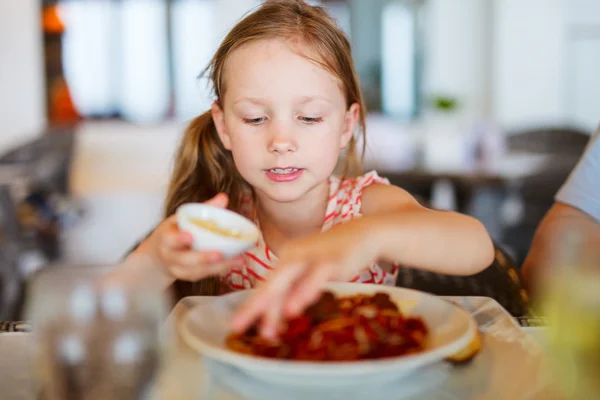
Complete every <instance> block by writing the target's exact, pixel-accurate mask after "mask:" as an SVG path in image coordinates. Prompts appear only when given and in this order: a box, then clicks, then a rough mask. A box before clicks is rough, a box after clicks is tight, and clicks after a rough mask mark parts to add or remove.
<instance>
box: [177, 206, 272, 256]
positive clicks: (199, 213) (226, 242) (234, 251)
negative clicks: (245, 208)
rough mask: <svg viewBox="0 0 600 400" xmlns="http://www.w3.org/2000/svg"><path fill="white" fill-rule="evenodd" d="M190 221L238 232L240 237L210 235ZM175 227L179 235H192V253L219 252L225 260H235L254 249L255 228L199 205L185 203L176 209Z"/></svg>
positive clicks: (244, 220) (240, 218) (220, 210)
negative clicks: (179, 232) (210, 223)
mask: <svg viewBox="0 0 600 400" xmlns="http://www.w3.org/2000/svg"><path fill="white" fill-rule="evenodd" d="M193 219H198V220H203V221H210V222H214V223H216V224H217V226H218V227H219V228H222V229H227V230H232V231H236V232H239V233H241V234H242V235H243V236H244V237H243V238H236V237H233V236H226V235H223V234H221V233H217V232H214V231H212V230H209V229H207V228H204V227H201V226H200V225H198V224H196V223H194V222H193V221H192V220H193ZM177 225H178V226H179V229H180V230H181V231H183V232H188V233H189V234H191V235H192V237H193V238H194V241H193V242H192V248H193V249H194V250H200V251H219V252H221V253H223V256H224V257H225V258H231V257H235V256H237V255H239V254H241V253H243V252H244V251H246V250H248V249H249V248H251V247H253V246H255V244H256V241H257V240H258V236H259V234H260V232H259V230H258V227H257V226H256V225H255V224H254V223H253V222H252V221H250V220H249V219H247V218H245V217H243V216H241V215H240V214H237V213H235V212H233V211H230V210H227V209H225V208H219V207H214V206H211V205H208V204H202V203H188V204H183V205H181V206H180V207H179V208H177Z"/></svg>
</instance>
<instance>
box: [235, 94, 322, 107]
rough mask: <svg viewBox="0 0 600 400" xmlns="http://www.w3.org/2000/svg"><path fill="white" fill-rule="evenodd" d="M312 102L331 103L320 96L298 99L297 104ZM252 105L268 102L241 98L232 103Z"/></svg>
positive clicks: (253, 98) (255, 98) (257, 98)
mask: <svg viewBox="0 0 600 400" xmlns="http://www.w3.org/2000/svg"><path fill="white" fill-rule="evenodd" d="M313 101H324V102H327V103H333V102H332V101H331V100H329V99H328V98H326V97H322V96H302V97H300V98H298V100H297V102H298V104H307V103H310V102H313ZM244 102H247V103H253V104H258V105H266V104H267V103H268V101H267V100H266V99H262V98H259V97H242V98H239V99H237V100H236V101H234V102H233V105H236V104H239V103H244Z"/></svg>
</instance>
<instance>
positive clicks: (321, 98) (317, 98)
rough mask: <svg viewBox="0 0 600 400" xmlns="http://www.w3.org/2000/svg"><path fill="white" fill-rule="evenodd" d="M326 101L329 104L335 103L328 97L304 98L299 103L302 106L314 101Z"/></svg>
mask: <svg viewBox="0 0 600 400" xmlns="http://www.w3.org/2000/svg"><path fill="white" fill-rule="evenodd" d="M317 100H318V101H325V102H327V103H333V102H332V101H331V100H329V99H328V98H326V97H322V96H303V97H301V98H300V99H299V101H298V103H300V104H306V103H310V102H312V101H317Z"/></svg>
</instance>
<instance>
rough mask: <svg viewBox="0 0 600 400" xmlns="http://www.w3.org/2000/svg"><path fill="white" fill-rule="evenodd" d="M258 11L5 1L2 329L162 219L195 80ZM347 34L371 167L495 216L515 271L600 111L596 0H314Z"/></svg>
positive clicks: (0, 46)
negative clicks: (46, 273) (55, 267)
mask: <svg viewBox="0 0 600 400" xmlns="http://www.w3.org/2000/svg"><path fill="white" fill-rule="evenodd" d="M260 3H261V1H259V0H118V1H117V0H59V1H41V0H3V1H2V4H1V6H0V7H1V8H0V297H1V298H0V304H1V305H2V306H1V308H2V310H0V320H2V319H3V318H4V319H7V318H10V317H11V316H14V315H15V313H17V312H18V311H15V310H18V309H19V304H20V301H21V300H20V299H22V295H21V293H22V290H23V287H22V284H21V282H23V280H24V279H25V278H26V277H27V276H28V275H30V274H31V273H33V272H34V271H36V270H39V269H41V268H44V266H46V265H47V264H48V263H50V262H66V263H113V262H116V261H118V260H119V259H120V258H121V257H122V256H123V255H124V254H125V253H126V251H127V250H128V249H129V248H130V247H131V246H132V245H133V244H134V243H135V242H136V241H138V240H139V239H140V238H142V237H144V236H145V235H146V234H147V233H148V232H149V231H150V230H151V229H152V227H153V226H155V225H156V224H157V223H158V222H159V221H160V220H161V207H162V202H163V199H164V196H165V190H166V185H167V182H168V176H169V171H170V167H171V163H172V157H173V153H174V151H175V148H176V146H177V143H178V139H179V136H180V134H181V133H182V131H183V129H184V127H185V125H186V122H187V121H188V120H190V119H191V118H193V117H194V116H196V115H198V114H200V113H202V112H203V111H205V110H206V109H207V108H208V107H209V105H210V103H211V101H212V98H211V92H210V87H208V86H207V82H206V81H205V80H203V79H198V76H199V73H200V72H201V71H202V69H203V68H204V67H205V66H206V64H207V62H208V61H209V59H210V57H211V55H212V53H213V52H214V51H215V50H216V47H217V46H218V43H219V42H220V40H221V39H222V38H223V36H224V34H225V33H226V32H227V31H228V29H229V28H230V27H232V26H233V25H234V24H235V22H236V21H237V20H238V19H239V18H241V17H242V16H243V15H244V14H245V13H247V12H248V11H250V10H252V9H253V8H254V7H256V6H257V5H258V4H260ZM310 3H313V4H319V5H322V6H323V7H325V8H327V9H328V10H329V11H330V13H331V14H332V15H333V16H334V17H335V19H336V20H337V21H338V23H339V25H340V26H341V27H342V28H343V29H344V31H345V32H346V33H347V34H348V36H349V37H350V39H351V42H352V45H353V52H354V58H355V62H356V66H357V69H358V71H359V74H360V78H361V82H362V86H363V90H364V92H365V95H366V98H367V103H368V109H369V115H368V152H367V157H366V167H367V168H369V169H372V168H374V169H377V170H378V171H379V172H380V174H382V175H385V176H387V177H389V178H390V180H391V181H392V182H393V183H395V184H397V185H399V186H402V187H404V188H405V189H407V190H409V191H410V192H412V193H413V194H414V195H415V196H417V197H418V198H419V199H420V200H421V201H423V202H424V203H427V204H429V205H430V206H432V207H436V208H440V209H452V210H458V211H461V212H465V213H468V214H470V215H473V216H476V217H477V218H479V219H481V220H482V221H483V222H484V224H485V225H486V227H487V228H488V230H489V231H490V234H491V235H492V236H493V238H494V240H495V241H496V243H497V244H498V245H499V246H501V247H502V248H503V249H504V250H505V251H506V252H507V253H508V254H510V255H511V256H512V258H514V260H515V262H516V263H517V265H520V263H521V262H522V261H523V258H524V256H525V254H526V252H527V249H528V248H529V245H530V242H531V238H532V236H533V233H534V230H535V228H536V226H537V224H538V223H539V221H540V220H541V218H542V216H543V215H544V213H545V212H546V210H547V209H548V208H549V207H550V205H551V203H552V201H553V195H554V193H555V192H556V191H557V189H558V188H559V187H560V185H561V184H562V183H563V181H564V180H565V178H566V177H567V176H568V173H569V172H570V170H571V169H572V168H573V166H574V165H575V163H576V161H577V159H578V158H579V156H580V154H581V152H582V151H583V148H584V147H585V145H586V142H587V140H588V139H589V135H590V134H591V133H592V132H593V131H594V130H595V129H596V127H597V125H598V122H599V118H600V117H599V115H600V112H599V110H600V95H599V93H600V74H598V71H600V2H599V1H597V0H320V1H319V0H314V1H310Z"/></svg>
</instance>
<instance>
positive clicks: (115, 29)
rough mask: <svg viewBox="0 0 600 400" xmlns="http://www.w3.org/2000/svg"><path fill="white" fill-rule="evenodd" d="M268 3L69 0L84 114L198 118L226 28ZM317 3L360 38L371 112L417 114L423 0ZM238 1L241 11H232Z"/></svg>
mask: <svg viewBox="0 0 600 400" xmlns="http://www.w3.org/2000/svg"><path fill="white" fill-rule="evenodd" d="M260 2H261V1H260V0H169V1H167V0H121V1H113V0H94V1H68V0H65V1H60V2H59V5H60V12H61V16H62V17H63V19H64V22H65V25H66V32H65V33H64V34H63V39H62V46H63V49H62V51H63V70H64V75H65V77H66V80H67V82H68V84H69V88H70V90H71V94H72V97H73V101H74V103H75V105H76V107H77V109H78V111H79V112H80V113H81V114H82V115H83V116H85V117H87V118H113V117H116V118H123V119H126V120H130V121H133V122H140V123H153V122H157V121H160V120H162V119H165V118H177V119H181V120H188V119H191V118H193V117H194V116H196V115H198V114H199V113H201V112H203V111H204V110H206V109H208V108H209V106H210V102H211V101H212V98H211V91H210V87H209V85H208V82H207V80H206V79H198V76H199V74H200V72H201V71H202V69H203V68H204V67H205V66H206V65H207V63H208V62H209V60H210V57H211V56H212V54H213V53H214V51H215V50H216V47H217V45H218V42H219V40H220V39H222V34H221V33H220V31H221V30H224V29H225V25H227V26H229V24H230V23H231V21H234V20H237V19H238V18H239V17H240V16H241V15H243V14H244V13H245V12H247V11H248V10H250V9H251V8H253V7H255V6H256V5H258V4H260ZM310 2H311V3H312V4H318V5H321V6H323V7H325V8H326V9H327V10H328V11H329V12H330V14H331V15H332V17H333V18H334V19H335V20H336V21H337V23H338V24H339V26H340V27H341V28H342V29H343V30H344V31H345V32H346V34H347V35H348V37H349V38H350V39H351V41H352V45H353V55H354V57H355V63H356V66H357V69H358V71H359V75H360V77H361V82H362V84H363V90H364V92H365V97H366V99H367V105H368V108H369V110H370V111H373V112H378V113H379V112H380V113H384V114H387V115H392V116H395V117H398V118H411V117H413V116H415V115H416V114H417V113H418V94H419V91H420V82H419V75H418V65H417V64H416V60H417V58H416V57H417V51H418V46H417V44H418V43H419V38H418V37H417V36H418V32H419V30H418V26H417V18H416V15H417V14H416V9H417V8H416V7H417V6H415V4H418V2H414V1H410V0H381V1H362V0H312V1H310ZM232 4H235V5H237V7H238V8H239V9H238V10H231V9H230V8H231V5H232ZM223 14H225V15H223Z"/></svg>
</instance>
